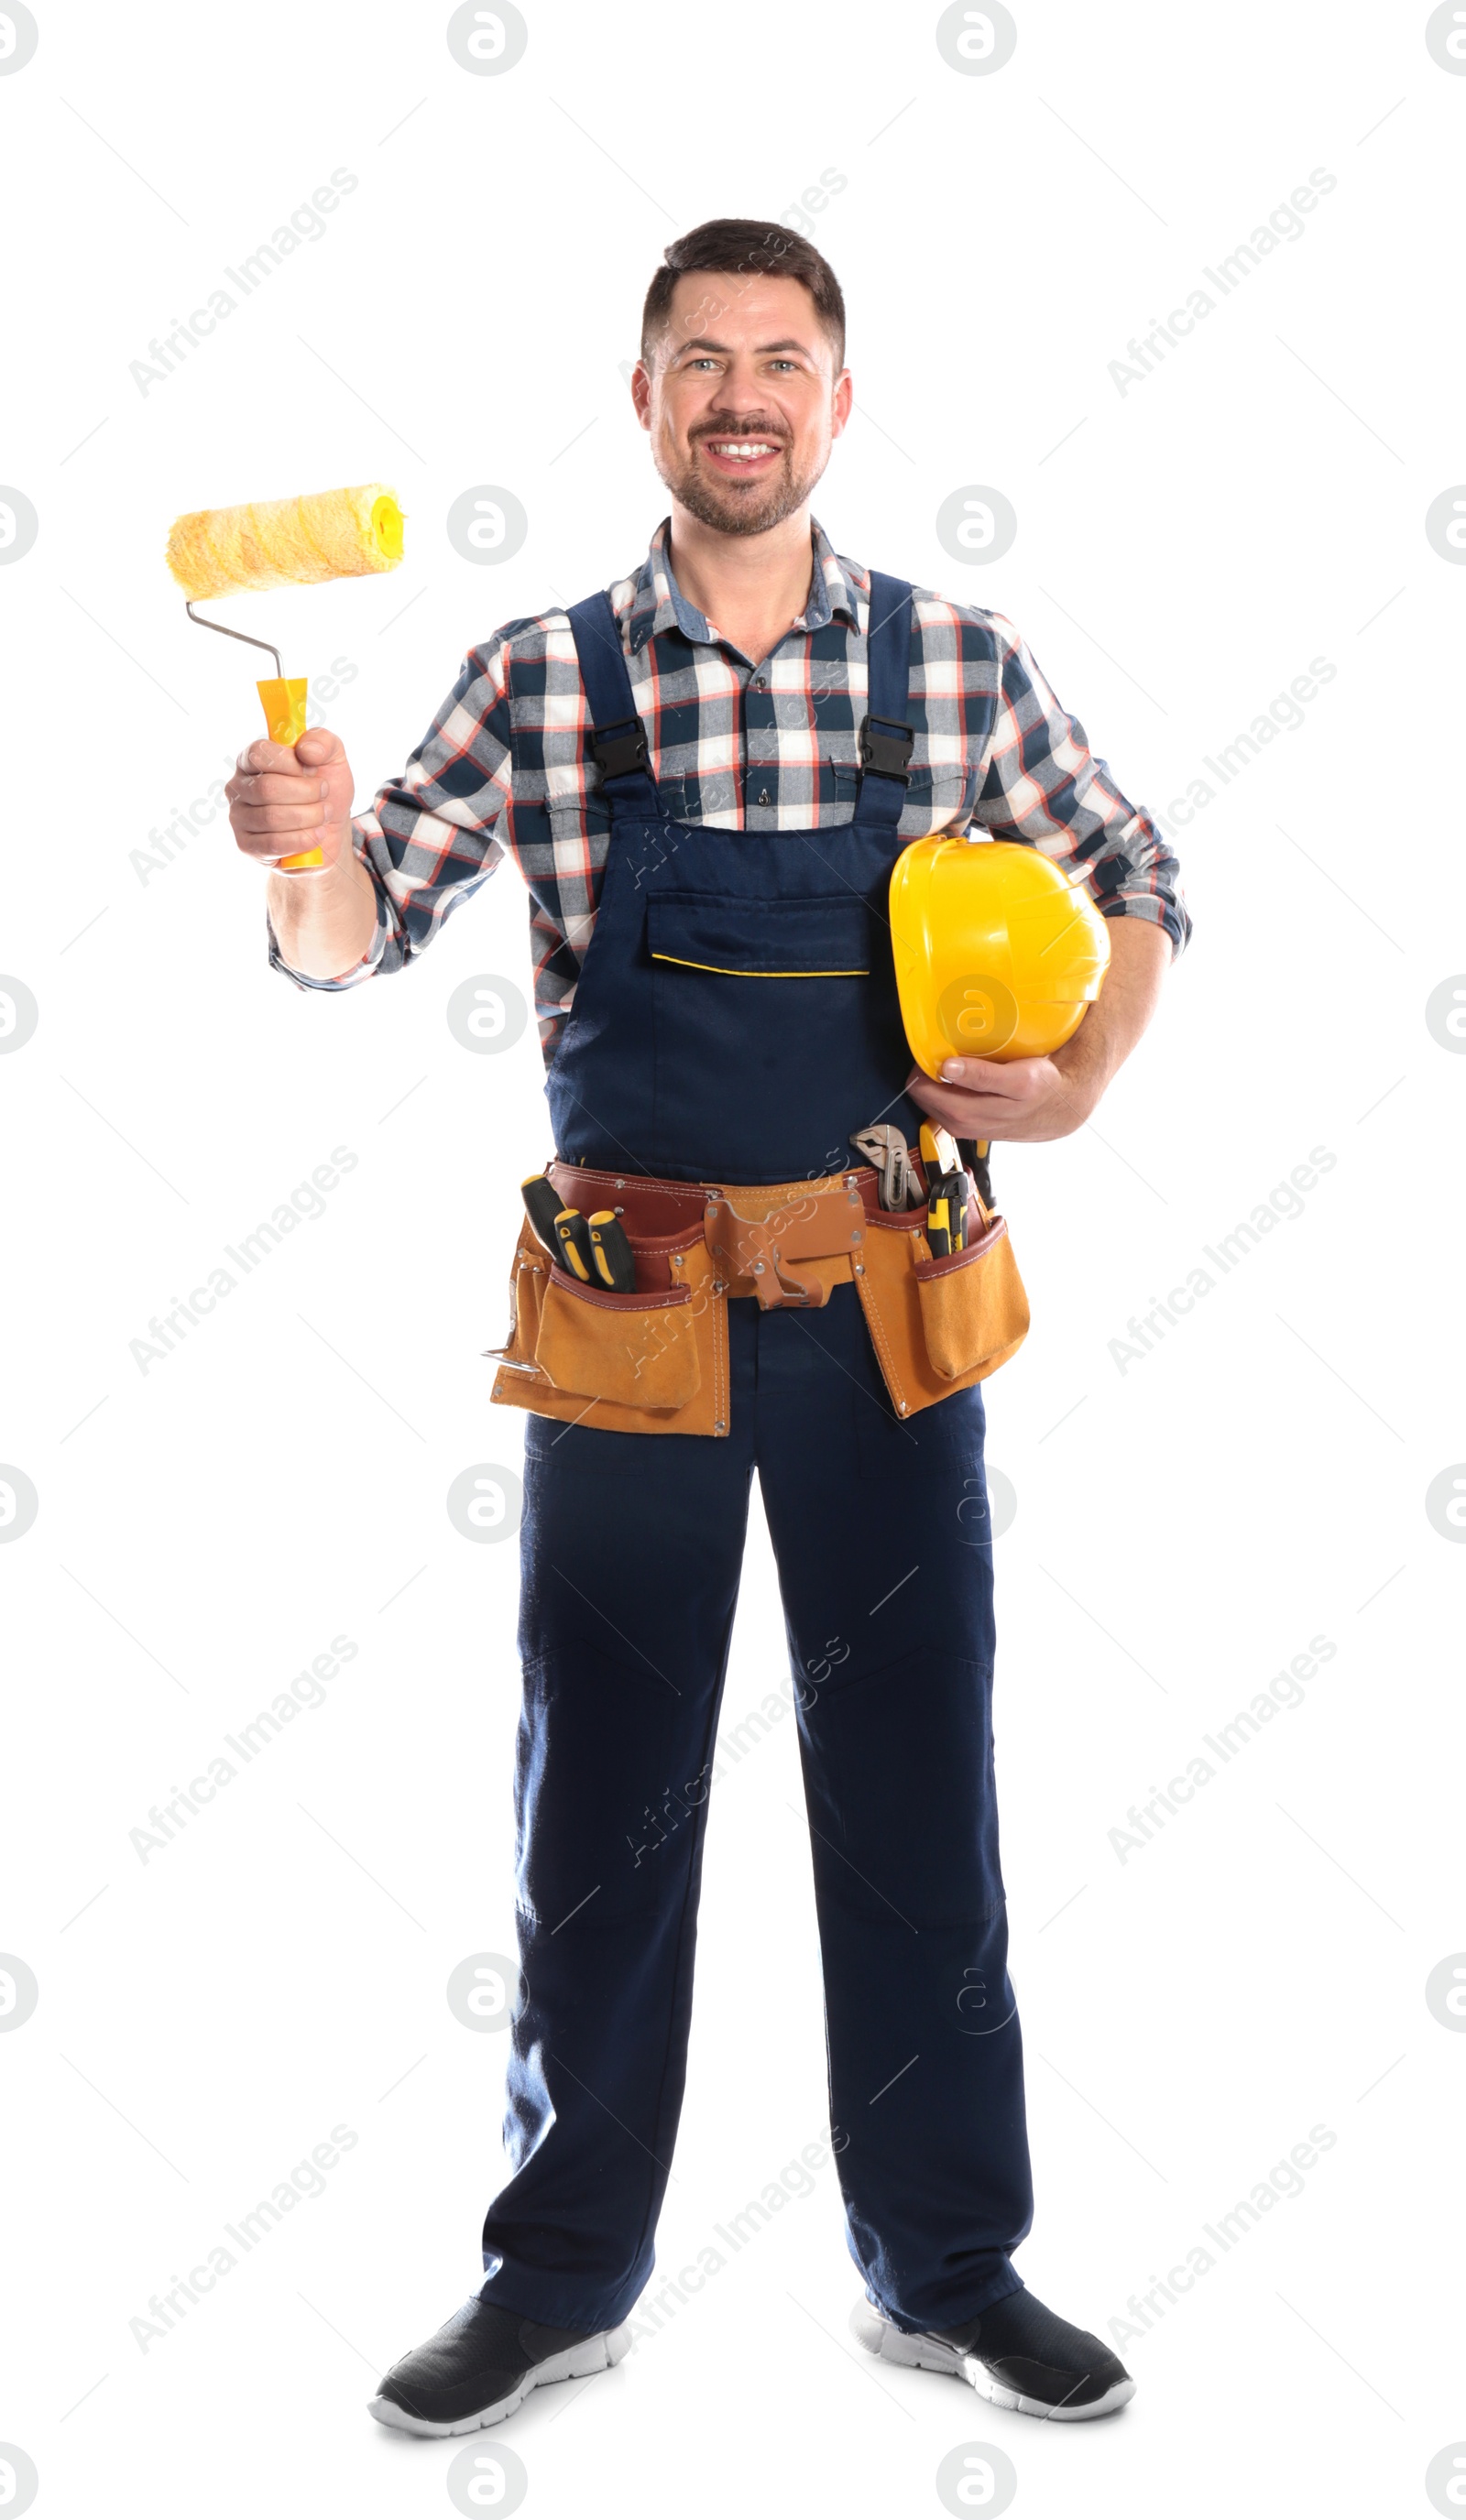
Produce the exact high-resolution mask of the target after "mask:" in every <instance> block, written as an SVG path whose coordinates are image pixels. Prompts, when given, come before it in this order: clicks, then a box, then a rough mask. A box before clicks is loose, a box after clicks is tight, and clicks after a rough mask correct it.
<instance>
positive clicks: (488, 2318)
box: [367, 2293, 631, 2439]
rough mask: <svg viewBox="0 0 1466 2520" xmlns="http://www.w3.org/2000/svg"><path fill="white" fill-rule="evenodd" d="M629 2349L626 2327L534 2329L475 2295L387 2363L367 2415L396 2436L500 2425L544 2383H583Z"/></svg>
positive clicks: (532, 2322) (471, 2430)
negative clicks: (397, 2358)
mask: <svg viewBox="0 0 1466 2520" xmlns="http://www.w3.org/2000/svg"><path fill="white" fill-rule="evenodd" d="M630 2351H631V2330H630V2328H629V2327H628V2326H625V2325H622V2326H620V2327H608V2328H603V2329H602V2330H601V2331H600V2333H599V2334H597V2335H587V2334H585V2333H584V2331H583V2330H581V2329H578V2328H573V2327H541V2326H539V2325H538V2324H537V2323H536V2321H535V2320H534V2319H532V2318H522V2317H521V2316H520V2313H519V2312H518V2311H517V2310H505V2309H504V2308H503V2307H502V2306H501V2305H500V2304H498V2303H494V2302H486V2301H484V2300H483V2299H482V2298H481V2295H480V2294H478V2293H475V2294H474V2295H473V2298H472V2299H471V2300H469V2301H466V2302H465V2303H464V2305H463V2308H462V2309H461V2310H456V2311H455V2312H454V2313H453V2316H452V2318H450V2319H448V2320H447V2322H446V2324H445V2325H444V2326H442V2327H440V2328H439V2329H438V2331H437V2334H436V2335H435V2336H430V2337H429V2339H428V2341H427V2343H426V2345H415V2346H414V2347H413V2350H412V2352H411V2353H410V2354H404V2355H403V2357H402V2360H401V2362H400V2363H393V2364H392V2366H391V2369H390V2370H389V2372H388V2374H387V2377H386V2379H385V2380H384V2381H383V2382H382V2385H381V2387H380V2388H379V2390H378V2392H377V2395H376V2397H375V2398H370V2399H368V2401H367V2413H368V2414H369V2415H375V2416H376V2418H377V2421H378V2423H379V2424H390V2425H391V2426H392V2428H393V2430H394V2431H396V2432H401V2433H427V2434H429V2435H431V2436H432V2437H434V2438H435V2439H440V2438H441V2437H442V2436H443V2435H445V2434H448V2433H474V2432H478V2431H479V2430H480V2429H481V2426H482V2425H484V2424H498V2423H502V2422H503V2420H504V2417H505V2416H506V2415H512V2414H514V2413H515V2411H516V2409H517V2408H520V2407H522V2406H523V2405H524V2403H525V2400H526V2399H527V2396H528V2395H529V2392H530V2390H531V2389H537V2388H538V2387H539V2385H540V2383H541V2382H542V2381H544V2380H583V2379H587V2378H588V2377H589V2375H590V2373H591V2372H592V2371H608V2370H609V2369H610V2368H611V2365H612V2363H619V2361H620V2359H621V2357H622V2355H623V2354H629V2353H630Z"/></svg>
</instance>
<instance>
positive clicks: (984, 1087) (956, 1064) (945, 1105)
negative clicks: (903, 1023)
mask: <svg viewBox="0 0 1466 2520" xmlns="http://www.w3.org/2000/svg"><path fill="white" fill-rule="evenodd" d="M1076 1038H1077V1036H1076ZM1068 1048H1069V1044H1068V1043H1067V1042H1066V1043H1065V1045H1064V1049H1065V1050H1067V1049H1068ZM1103 1086H1104V1078H1103V1076H1101V1075H1095V1074H1093V1073H1091V1072H1089V1071H1088V1070H1087V1068H1081V1069H1079V1070H1078V1072H1077V1073H1076V1072H1075V1071H1073V1070H1072V1069H1070V1068H1069V1067H1068V1066H1066V1064H1065V1059H1064V1050H1056V1051H1055V1052H1054V1053H1053V1055H1052V1057H1048V1058H1015V1059H1012V1060H1010V1061H1009V1062H1008V1063H1007V1064H1004V1063H1002V1062H1001V1061H999V1060H998V1059H995V1058H949V1059H948V1060H947V1061H946V1063H945V1065H944V1066H943V1068H942V1071H941V1076H940V1078H939V1079H938V1080H934V1079H933V1078H932V1077H930V1076H927V1075H924V1074H923V1072H922V1070H921V1069H920V1068H919V1067H913V1068H912V1070H911V1073H910V1075H909V1076H908V1077H907V1079H906V1091H907V1093H908V1094H909V1095H910V1097H911V1100H912V1102H917V1103H919V1104H920V1105H921V1108H922V1109H923V1110H924V1111H926V1112H928V1113H929V1114H930V1115H931V1117H932V1118H933V1119H934V1120H939V1121H941V1122H942V1124H943V1126H944V1127H946V1128H948V1129H950V1131H951V1133H952V1135H953V1137H954V1138H1003V1139H1011V1138H1018V1139H1024V1140H1029V1141H1033V1140H1037V1139H1042V1138H1067V1137H1069V1136H1070V1135H1071V1134H1072V1133H1073V1131H1074V1130H1076V1129H1081V1128H1082V1127H1083V1125H1084V1123H1085V1121H1086V1120H1087V1119H1088V1117H1089V1114H1090V1112H1091V1111H1092V1110H1093V1109H1094V1106H1095V1104H1096V1103H1097V1102H1098V1101H1099V1099H1100V1094H1101V1092H1102V1091H1103Z"/></svg>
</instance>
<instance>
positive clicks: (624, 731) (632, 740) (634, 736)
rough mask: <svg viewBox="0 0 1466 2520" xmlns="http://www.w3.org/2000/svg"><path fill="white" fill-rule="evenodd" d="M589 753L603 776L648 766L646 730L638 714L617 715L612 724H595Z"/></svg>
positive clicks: (615, 776) (618, 775)
mask: <svg viewBox="0 0 1466 2520" xmlns="http://www.w3.org/2000/svg"><path fill="white" fill-rule="evenodd" d="M590 756H591V759H592V760H593V761H594V763H595V765H596V768H597V769H598V770H599V772H600V774H601V777H602V778H603V779H623V778H624V777H625V776H626V774H627V772H628V771H632V770H645V769H646V767H647V763H648V753H647V731H646V728H645V727H644V726H643V724H642V722H641V719H640V718H639V717H618V718H615V719H613V721H612V723H611V724H610V725H609V726H597V727H592V729H591V735H590Z"/></svg>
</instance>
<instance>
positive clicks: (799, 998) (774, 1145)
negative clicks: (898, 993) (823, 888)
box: [646, 888, 908, 1182]
mask: <svg viewBox="0 0 1466 2520" xmlns="http://www.w3.org/2000/svg"><path fill="white" fill-rule="evenodd" d="M646 944H647V951H648V953H649V956H650V959H651V967H652V1022H653V1038H654V1070H655V1120H654V1134H655V1136H656V1139H657V1143H658V1149H659V1160H660V1161H661V1163H662V1165H663V1168H664V1170H665V1171H667V1172H669V1173H673V1174H676V1175H678V1176H679V1177H683V1178H685V1177H687V1176H688V1175H689V1174H690V1175H691V1176H692V1177H694V1178H696V1179H700V1180H704V1181H718V1180H727V1181H740V1182H760V1181H761V1182H768V1181H786V1180H794V1179H797V1178H799V1177H800V1176H801V1175H803V1174H806V1173H809V1172H811V1171H813V1172H821V1171H824V1172H828V1171H829V1170H830V1169H831V1168H832V1167H834V1166H836V1165H839V1164H841V1163H845V1162H848V1160H849V1149H848V1144H847V1138H848V1132H849V1131H850V1130H851V1129H858V1128H863V1127H864V1125H865V1123H866V1121H867V1120H868V1118H869V1117H870V1115H871V1114H872V1113H873V1112H875V1111H877V1110H879V1109H881V1108H882V1106H883V1105H884V1103H885V1102H887V1101H888V1100H889V1099H890V1097H891V1095H892V1094H893V1092H896V1091H898V1090H899V1086H900V1080H901V1078H902V1076H903V1075H904V1073H905V1069H906V1065H907V1064H908V1060H907V1058H906V1057H905V1055H904V1045H903V1044H902V1041H901V1038H900V1032H899V1014H898V1012H897V1010H896V1002H895V991H894V986H893V976H892V963H891V939H890V936H889V934H888V932H887V930H886V928H885V926H884V924H883V922H882V921H881V920H880V919H879V918H878V917H877V915H876V913H875V912H874V911H873V910H871V909H870V908H869V907H868V906H867V904H866V902H865V900H864V899H863V897H862V896H861V895H860V894H859V893H857V892H854V891H849V892H842V893H834V894H818V895H813V896H805V897H803V898H802V899H792V898H789V897H783V898H781V897H779V896H777V895H774V896H772V897H765V898H763V899H758V898H756V897H754V896H752V895H748V894H744V895H737V894H728V893H712V892H698V893H689V892H685V891H676V890H673V889H671V888H668V889H666V890H664V891H661V890H659V891H657V892H655V893H653V894H652V895H651V897H650V898H649V899H648V902H647V919H646Z"/></svg>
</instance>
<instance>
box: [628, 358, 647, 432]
mask: <svg viewBox="0 0 1466 2520" xmlns="http://www.w3.org/2000/svg"><path fill="white" fill-rule="evenodd" d="M631 400H632V402H633V403H634V404H635V406H636V417H637V419H638V420H639V421H640V423H641V425H642V427H643V428H650V427H651V426H652V375H651V370H650V369H649V368H648V366H647V363H646V361H645V359H638V360H637V362H636V365H635V367H634V368H633V369H632V371H631Z"/></svg>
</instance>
